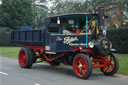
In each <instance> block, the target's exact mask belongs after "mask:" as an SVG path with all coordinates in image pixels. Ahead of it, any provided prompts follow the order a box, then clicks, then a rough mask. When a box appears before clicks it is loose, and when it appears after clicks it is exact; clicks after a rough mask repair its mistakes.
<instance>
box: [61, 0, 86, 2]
mask: <svg viewBox="0 0 128 85" xmlns="http://www.w3.org/2000/svg"><path fill="white" fill-rule="evenodd" d="M63 1H66V0H63ZM67 1H76V2H84V1H86V0H67Z"/></svg>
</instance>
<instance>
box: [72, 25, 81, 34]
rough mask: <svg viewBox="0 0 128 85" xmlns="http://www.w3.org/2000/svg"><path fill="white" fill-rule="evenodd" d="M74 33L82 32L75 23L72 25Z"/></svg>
mask: <svg viewBox="0 0 128 85" xmlns="http://www.w3.org/2000/svg"><path fill="white" fill-rule="evenodd" d="M72 33H73V34H80V29H77V28H76V26H75V25H72Z"/></svg>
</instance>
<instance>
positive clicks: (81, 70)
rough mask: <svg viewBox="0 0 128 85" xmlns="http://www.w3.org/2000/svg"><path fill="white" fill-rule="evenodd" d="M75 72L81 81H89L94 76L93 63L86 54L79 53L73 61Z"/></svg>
mask: <svg viewBox="0 0 128 85" xmlns="http://www.w3.org/2000/svg"><path fill="white" fill-rule="evenodd" d="M72 65H73V71H74V73H75V75H76V76H77V77H79V78H81V79H87V78H89V77H90V76H91V74H92V62H91V60H90V58H89V56H87V55H86V54H84V53H78V54H77V55H76V56H75V57H74V59H73V64H72Z"/></svg>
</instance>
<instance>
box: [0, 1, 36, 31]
mask: <svg viewBox="0 0 128 85" xmlns="http://www.w3.org/2000/svg"><path fill="white" fill-rule="evenodd" d="M32 3H33V0H2V5H1V7H0V8H1V10H0V12H1V13H0V26H3V27H10V28H11V29H18V28H20V27H21V26H23V25H24V26H32V25H33V24H34V12H33V11H34V10H33V8H32Z"/></svg>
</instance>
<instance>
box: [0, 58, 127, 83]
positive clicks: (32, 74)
mask: <svg viewBox="0 0 128 85" xmlns="http://www.w3.org/2000/svg"><path fill="white" fill-rule="evenodd" d="M0 85H128V76H122V75H115V76H113V77H111V76H105V75H103V74H102V73H101V72H93V74H92V75H91V77H90V78H89V79H88V80H82V79H79V78H77V77H76V76H75V75H74V74H73V70H72V68H71V67H70V66H58V67H52V66H50V65H49V64H34V65H33V67H32V68H31V69H23V68H20V66H19V64H18V61H17V60H16V59H10V58H4V57H0Z"/></svg>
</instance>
